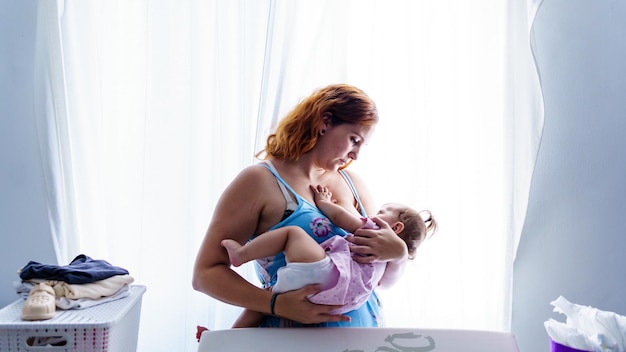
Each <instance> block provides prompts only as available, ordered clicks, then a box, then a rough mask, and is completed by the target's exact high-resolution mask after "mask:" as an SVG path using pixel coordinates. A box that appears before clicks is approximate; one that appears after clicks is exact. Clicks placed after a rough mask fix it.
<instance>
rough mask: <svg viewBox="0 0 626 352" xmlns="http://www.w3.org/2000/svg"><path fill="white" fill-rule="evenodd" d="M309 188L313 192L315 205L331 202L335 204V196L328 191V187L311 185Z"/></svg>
mask: <svg viewBox="0 0 626 352" xmlns="http://www.w3.org/2000/svg"><path fill="white" fill-rule="evenodd" d="M309 188H311V191H313V200H315V203H317V202H331V203H334V202H333V200H332V197H333V194H332V192H331V191H329V190H328V188H327V187H326V186H322V185H318V186H313V185H310V186H309Z"/></svg>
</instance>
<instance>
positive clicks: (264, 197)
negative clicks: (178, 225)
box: [192, 166, 349, 323]
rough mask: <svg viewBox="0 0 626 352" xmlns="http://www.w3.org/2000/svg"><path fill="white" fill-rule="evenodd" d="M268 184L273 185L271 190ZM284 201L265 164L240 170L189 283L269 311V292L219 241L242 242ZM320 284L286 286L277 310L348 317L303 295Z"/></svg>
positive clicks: (322, 318) (326, 318) (305, 319)
mask: <svg viewBox="0 0 626 352" xmlns="http://www.w3.org/2000/svg"><path fill="white" fill-rule="evenodd" d="M271 190H275V192H272V191H271ZM284 210H285V201H284V198H283V197H282V194H281V193H280V190H279V189H278V186H277V184H276V179H275V178H274V177H273V176H272V175H271V174H270V173H269V172H268V171H267V170H266V169H264V168H263V167H261V166H251V167H248V168H246V169H245V170H243V171H242V172H241V173H240V174H239V175H238V176H237V177H236V178H235V179H234V180H233V182H232V183H231V184H230V185H229V186H228V187H227V188H226V190H225V191H224V193H223V194H222V196H221V197H220V199H219V201H218V203H217V205H216V207H215V210H214V213H213V216H212V219H211V222H210V224H209V227H208V229H207V232H206V234H205V237H204V239H203V241H202V244H201V245H200V249H199V251H198V254H197V256H196V262H195V265H194V269H193V280H192V286H193V288H194V289H195V290H197V291H200V292H203V293H206V294H207V295H209V296H211V297H213V298H216V299H218V300H220V301H222V302H225V303H228V304H232V305H236V306H239V307H244V308H247V309H250V310H253V311H257V312H261V313H264V314H270V313H271V309H270V302H271V298H272V293H271V292H270V291H268V290H264V289H261V288H259V287H256V286H255V285H253V284H251V283H249V282H248V281H247V280H245V279H244V278H242V277H241V276H240V275H239V274H237V273H236V272H235V271H233V270H232V269H231V267H230V262H229V259H228V253H227V252H226V250H225V249H224V248H223V247H222V246H221V245H220V243H221V241H222V240H223V239H226V238H231V239H234V240H236V241H238V242H239V243H242V244H243V243H245V242H246V241H247V240H248V239H249V238H250V237H251V235H252V234H254V233H261V232H263V231H265V230H267V229H268V228H270V227H271V226H272V225H273V224H275V223H277V222H278V221H279V220H280V217H281V216H282V213H283V212H284ZM319 289H320V287H319V285H309V286H306V287H304V288H302V289H300V290H295V291H290V292H285V293H283V294H281V295H280V296H278V297H277V298H276V301H275V314H277V315H280V316H282V317H284V318H287V319H291V320H295V321H299V322H301V323H319V322H332V321H346V320H349V318H348V317H344V316H340V315H329V314H328V312H330V311H332V310H333V309H335V308H337V307H335V306H326V305H316V304H313V303H311V302H309V301H308V300H307V298H306V297H307V295H310V294H314V293H317V292H318V291H319Z"/></svg>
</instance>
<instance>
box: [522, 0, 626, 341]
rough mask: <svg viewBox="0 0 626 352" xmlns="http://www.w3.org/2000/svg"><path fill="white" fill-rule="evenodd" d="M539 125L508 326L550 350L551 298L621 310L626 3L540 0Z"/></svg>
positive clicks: (625, 249)
mask: <svg viewBox="0 0 626 352" xmlns="http://www.w3.org/2000/svg"><path fill="white" fill-rule="evenodd" d="M535 33H536V40H537V61H538V64H539V70H540V72H541V78H542V85H543V92H544V99H545V130H544V135H543V140H542V142H541V148H540V151H539V158H538V163H537V168H536V170H535V174H534V178H533V184H532V187H531V194H530V204H529V208H528V216H527V218H526V222H525V226H524V230H523V233H522V239H521V244H520V247H519V251H518V254H517V259H516V262H515V268H514V270H515V271H514V290H513V332H514V333H515V335H516V338H517V340H518V343H519V345H520V350H521V351H522V352H542V351H549V350H550V349H549V345H548V337H547V333H546V332H545V328H544V327H543V322H544V321H545V320H547V319H549V318H550V317H553V318H555V319H558V320H560V321H564V318H565V317H564V316H563V315H561V314H556V313H553V312H552V306H550V302H551V301H552V300H554V299H556V298H557V297H558V296H559V295H563V296H564V297H565V298H567V299H568V300H570V301H571V302H574V303H578V304H582V305H589V306H594V307H597V308H600V309H604V310H610V311H614V312H618V313H620V314H622V315H626V270H624V267H625V266H626V256H625V254H626V138H625V137H626V2H625V1H614V0H545V1H544V3H543V5H542V7H541V9H540V10H539V13H538V15H537V18H536V21H535Z"/></svg>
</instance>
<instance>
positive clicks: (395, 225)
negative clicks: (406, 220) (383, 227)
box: [391, 221, 404, 235]
mask: <svg viewBox="0 0 626 352" xmlns="http://www.w3.org/2000/svg"><path fill="white" fill-rule="evenodd" d="M391 229H392V230H393V232H395V233H396V235H399V234H400V233H402V231H404V224H403V223H402V222H400V221H397V222H394V223H393V225H391Z"/></svg>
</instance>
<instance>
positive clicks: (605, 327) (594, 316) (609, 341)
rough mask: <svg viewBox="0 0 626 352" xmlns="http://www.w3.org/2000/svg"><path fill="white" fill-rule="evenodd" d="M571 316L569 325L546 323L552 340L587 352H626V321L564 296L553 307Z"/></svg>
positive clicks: (552, 320) (618, 316)
mask: <svg viewBox="0 0 626 352" xmlns="http://www.w3.org/2000/svg"><path fill="white" fill-rule="evenodd" d="M550 304H551V305H552V306H554V311H555V312H557V313H561V314H565V315H566V316H567V320H566V323H565V324H564V323H561V322H558V321H556V320H554V319H550V320H548V321H546V322H545V323H544V326H545V328H546V331H547V332H548V335H549V336H550V338H551V339H552V340H553V341H555V342H557V343H559V344H561V345H564V346H568V347H572V348H576V349H579V350H584V351H594V352H619V351H626V317H625V316H621V315H617V314H615V313H613V312H607V311H602V310H599V309H597V308H592V307H589V306H581V305H577V304H573V303H571V302H569V301H568V300H567V299H565V298H564V297H562V296H559V298H557V299H556V300H555V301H553V302H551V303H550Z"/></svg>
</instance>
